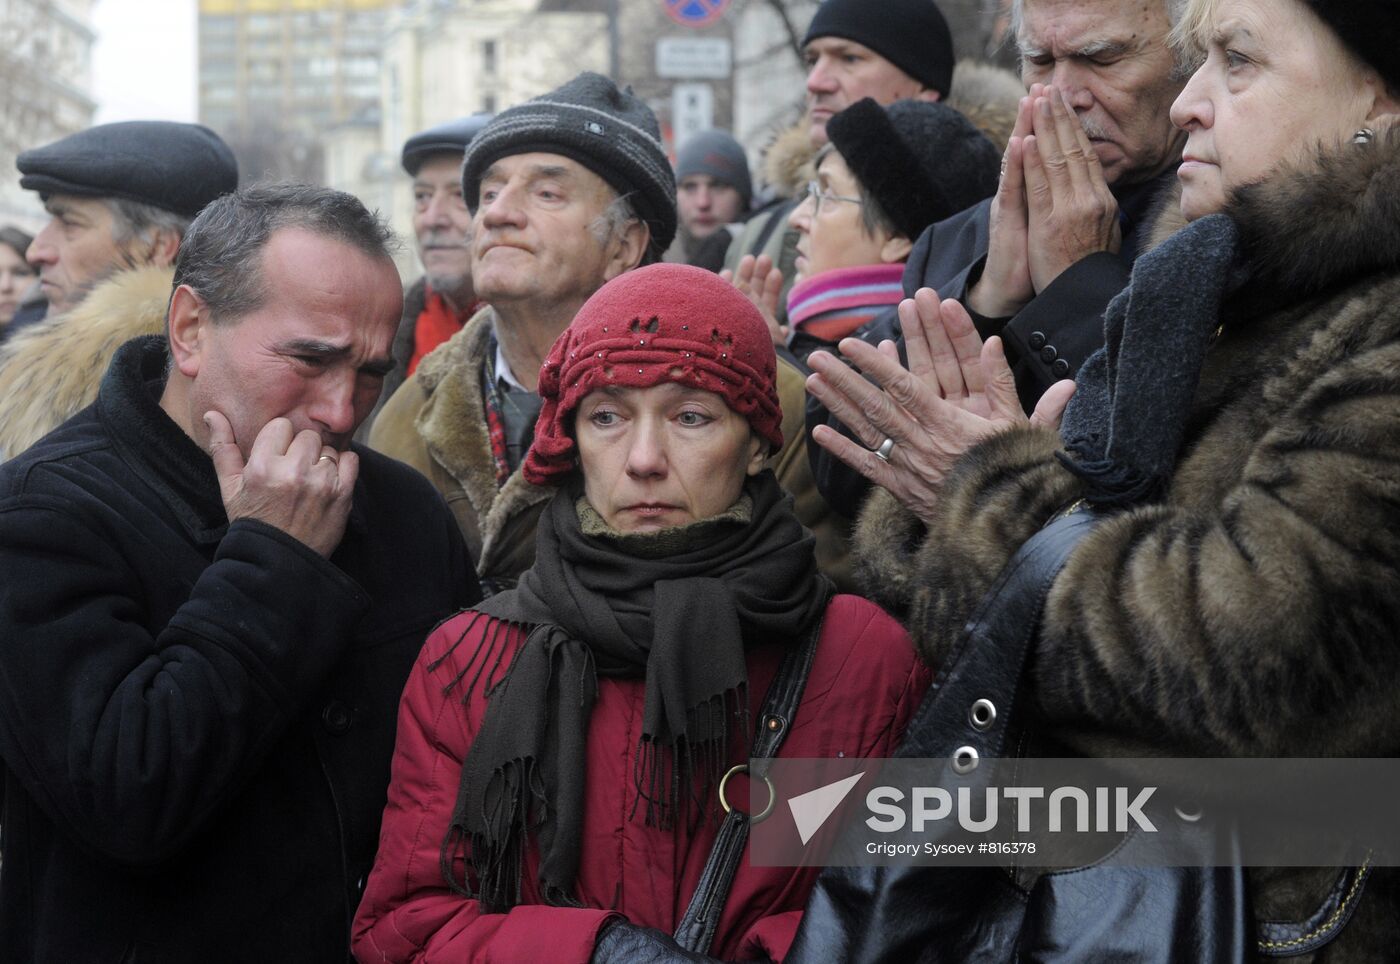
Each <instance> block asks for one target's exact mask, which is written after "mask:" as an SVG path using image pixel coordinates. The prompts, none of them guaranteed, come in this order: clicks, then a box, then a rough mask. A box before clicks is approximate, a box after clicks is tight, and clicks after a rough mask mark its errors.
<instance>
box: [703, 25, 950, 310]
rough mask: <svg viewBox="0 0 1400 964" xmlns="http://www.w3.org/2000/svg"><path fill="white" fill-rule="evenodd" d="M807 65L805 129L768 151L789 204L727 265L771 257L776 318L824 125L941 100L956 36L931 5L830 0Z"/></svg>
mask: <svg viewBox="0 0 1400 964" xmlns="http://www.w3.org/2000/svg"><path fill="white" fill-rule="evenodd" d="M802 54H803V59H804V60H805V62H806V64H807V112H806V114H805V115H804V117H803V123H802V125H801V127H800V128H794V129H793V130H791V131H788V132H786V133H784V134H782V135H780V136H779V138H778V140H777V141H775V142H774V144H773V146H772V147H770V148H769V152H768V157H767V160H766V167H767V173H768V181H769V183H770V184H771V185H773V186H775V187H777V188H778V189H779V191H780V192H781V193H782V194H783V195H784V197H785V198H786V200H784V201H783V202H782V203H781V204H775V205H773V206H772V207H771V208H770V209H768V210H764V211H760V212H759V213H757V214H755V215H754V216H753V217H752V218H750V219H749V221H748V222H747V223H746V224H745V225H744V230H743V232H741V233H740V235H739V236H738V237H737V238H735V239H734V241H733V243H732V244H730V246H729V252H728V254H727V255H726V256H725V259H724V266H725V267H726V268H727V269H730V270H736V269H737V268H738V267H739V261H740V260H741V259H742V258H743V257H744V256H745V255H755V256H761V255H767V256H768V257H769V258H770V259H771V260H772V262H773V264H774V265H775V266H776V267H777V268H778V270H779V271H781V272H782V273H783V279H784V288H783V296H782V297H781V298H780V299H779V318H780V320H784V321H785V320H786V319H785V305H786V302H787V290H788V289H789V288H790V287H791V285H792V278H793V271H794V269H793V266H794V263H795V261H796V257H797V253H796V252H797V234H796V232H794V231H792V230H790V229H788V227H787V221H788V218H789V217H790V216H791V214H792V211H793V209H794V208H796V206H797V204H798V203H799V202H800V201H801V200H802V198H801V192H802V190H803V188H805V186H806V181H807V175H806V174H805V173H804V172H805V170H806V167H807V164H808V163H809V162H810V161H811V160H812V158H813V156H814V155H815V154H816V151H817V150H818V148H820V147H821V146H822V145H823V144H825V143H826V122H827V121H828V120H830V119H831V117H832V116H833V115H834V114H837V113H839V112H840V111H843V110H845V109H846V108H847V107H849V106H850V105H851V104H854V103H855V102H856V101H858V100H862V99H864V98H866V97H869V98H871V99H873V100H874V101H875V102H876V103H877V104H879V105H880V106H882V107H887V106H889V105H890V104H893V103H894V102H895V101H899V100H906V99H915V100H925V101H939V100H944V99H946V98H947V97H948V95H949V92H950V91H951V89H952V84H953V38H952V33H951V32H950V31H949V29H948V22H947V21H946V20H945V19H944V18H943V14H942V12H941V11H940V10H939V9H938V6H937V5H936V4H935V3H934V2H933V0H826V2H824V3H822V4H821V5H820V6H819V7H817V12H816V13H815V14H814V15H813V17H812V22H811V25H810V26H809V27H808V28H807V34H806V36H805V37H804V39H803V41H802Z"/></svg>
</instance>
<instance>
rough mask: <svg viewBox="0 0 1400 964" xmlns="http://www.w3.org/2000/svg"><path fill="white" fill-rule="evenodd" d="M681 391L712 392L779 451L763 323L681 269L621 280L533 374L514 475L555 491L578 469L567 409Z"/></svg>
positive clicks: (724, 289)
mask: <svg viewBox="0 0 1400 964" xmlns="http://www.w3.org/2000/svg"><path fill="white" fill-rule="evenodd" d="M662 382H679V383H680V384H682V385H690V386H692V387H694V388H700V389H704V390H705V391H707V392H714V393H715V394H716V395H718V396H720V397H721V398H723V399H724V401H725V403H726V404H727V405H728V406H729V407H730V408H731V409H733V410H734V411H735V412H737V413H739V414H740V415H742V416H744V418H746V419H748V422H749V425H750V426H751V427H752V428H753V430H754V431H755V432H756V433H758V435H759V436H761V437H762V438H764V439H766V440H767V441H768V443H769V445H771V446H772V450H773V451H775V452H776V451H777V450H778V449H780V448H782V445H783V431H782V423H783V410H782V408H781V407H780V406H779V404H778V359H777V355H776V354H775V353H774V351H773V339H772V337H771V336H770V335H769V334H768V326H767V325H766V324H765V323H764V321H763V316H762V315H760V314H759V313H758V309H757V308H755V307H754V306H753V304H752V303H751V302H750V301H749V299H748V298H746V297H744V296H743V295H742V294H740V293H739V291H738V289H737V288H735V287H734V286H733V285H731V284H729V283H728V282H726V281H723V280H721V279H720V277H719V276H718V275H715V274H712V273H710V272H709V271H704V270H702V269H700V268H692V267H690V266H689V265H683V264H654V265H649V266H648V267H645V268H638V269H637V270H635V271H628V272H626V273H624V274H622V275H619V276H618V277H616V278H614V279H613V280H612V281H609V282H608V283H607V284H605V285H603V287H602V288H600V289H598V291H597V292H596V293H595V294H594V295H593V297H592V298H589V299H588V301H587V302H586V303H585V304H584V306H583V307H582V308H581V309H579V313H578V314H577V315H576V316H574V320H573V324H571V325H569V327H568V328H566V329H565V330H564V333H563V334H562V335H560V336H559V340H558V341H556V342H555V343H554V347H553V348H551V349H550V352H549V358H548V359H546V360H545V363H544V366H543V367H541V368H540V381H539V393H540V398H541V399H542V400H543V402H544V404H543V406H542V407H541V409H540V417H539V420H538V421H537V422H536V423H535V441H534V444H533V445H532V446H531V447H530V452H529V454H528V455H526V456H525V464H524V466H523V467H522V471H523V473H524V475H525V479H526V480H527V481H528V482H530V483H531V484H533V485H557V484H558V483H559V482H561V481H562V480H563V477H564V476H566V475H568V474H569V473H570V472H572V471H573V470H574V467H575V466H576V464H577V461H578V459H577V456H578V453H577V447H576V445H575V444H574V440H573V438H572V436H571V435H570V432H569V429H570V428H571V422H572V416H573V413H574V410H575V409H577V408H578V406H579V403H580V402H582V401H583V399H584V397H585V396H587V395H588V393H589V392H592V391H594V390H595V389H598V388H602V387H604V386H607V385H622V386H625V387H627V388H650V387H651V386H653V385H659V384H661V383H662Z"/></svg>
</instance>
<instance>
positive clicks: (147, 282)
mask: <svg viewBox="0 0 1400 964" xmlns="http://www.w3.org/2000/svg"><path fill="white" fill-rule="evenodd" d="M174 276H175V269H174V268H169V267H164V268H162V267H156V266H148V267H143V268H133V269H131V270H129V271H120V272H118V273H117V274H114V275H112V276H111V277H110V278H108V279H107V280H106V281H104V282H102V283H101V284H99V285H97V286H96V287H95V288H93V289H92V291H91V292H90V293H89V294H88V296H87V297H86V298H84V299H83V300H82V301H81V302H79V303H78V304H76V305H74V306H73V307H72V308H71V309H69V310H68V311H66V312H64V313H63V314H60V315H51V316H49V317H47V318H45V319H44V320H43V321H40V322H37V323H35V324H33V325H30V326H29V327H27V328H25V329H24V330H22V331H20V332H17V333H16V334H15V336H14V337H13V338H11V339H9V340H8V341H7V342H5V344H4V346H3V347H0V459H11V458H14V457H15V456H16V455H18V454H19V453H21V452H23V451H24V450H25V449H27V448H29V446H31V445H33V444H34V443H35V442H37V441H38V440H39V439H40V438H42V437H43V436H44V435H47V434H48V433H49V432H50V431H52V430H53V429H55V428H57V427H58V426H59V425H61V424H63V422H65V421H67V420H68V419H69V418H71V417H72V416H74V415H76V414H77V413H78V412H79V411H80V410H81V409H83V408H85V407H87V406H88V405H91V404H92V402H93V400H94V399H96V398H97V386H98V384H99V383H100V382H101V381H102V374H103V373H104V372H105V371H106V370H107V365H108V364H109V363H110V362H111V360H112V356H113V355H114V354H116V351H117V348H118V347H120V346H121V345H122V343H123V342H126V341H128V340H129V339H132V338H136V337H137V336H139V335H160V334H164V332H165V311H166V307H167V305H168V304H169V302H170V286H171V281H172V279H173V278H174Z"/></svg>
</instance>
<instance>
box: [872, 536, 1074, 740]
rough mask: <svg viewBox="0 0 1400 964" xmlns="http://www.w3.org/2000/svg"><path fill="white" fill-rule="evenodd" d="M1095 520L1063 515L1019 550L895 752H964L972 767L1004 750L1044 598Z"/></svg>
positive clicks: (1006, 567)
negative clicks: (981, 759)
mask: <svg viewBox="0 0 1400 964" xmlns="http://www.w3.org/2000/svg"><path fill="white" fill-rule="evenodd" d="M1097 521H1098V518H1097V517H1096V516H1095V515H1094V514H1093V513H1092V512H1076V513H1073V514H1070V515H1065V516H1061V517H1059V518H1057V519H1055V520H1054V521H1052V522H1050V523H1049V524H1048V525H1046V526H1045V528H1043V529H1041V530H1040V531H1039V532H1037V533H1036V534H1035V535H1034V536H1032V537H1031V538H1030V539H1029V540H1028V541H1027V542H1026V544H1025V545H1023V546H1022V547H1021V548H1020V549H1019V550H1018V551H1017V552H1016V554H1015V555H1014V556H1013V557H1012V558H1011V561H1010V562H1008V563H1007V564H1006V566H1005V568H1003V569H1002V571H1001V574H1000V575H999V576H998V577H997V581H996V582H995V583H994V584H993V585H992V588H991V589H989V590H988V591H987V593H986V594H985V595H984V596H983V598H982V602H981V604H980V605H979V606H978V607H977V610H976V611H975V612H974V613H973V614H972V616H971V618H969V619H968V621H967V625H966V627H965V628H964V630H963V634H962V637H961V639H960V640H959V641H958V644H957V646H956V647H955V649H954V651H953V653H952V654H951V655H950V656H949V659H948V662H947V664H946V669H945V670H944V672H943V673H941V674H940V676H939V678H938V679H937V680H936V681H935V682H934V685H933V687H932V688H931V689H930V690H929V692H928V695H927V696H925V697H924V702H923V705H922V706H920V707H919V709H918V711H917V712H916V713H915V715H914V719H913V720H912V721H911V722H910V724H909V729H908V730H907V731H906V735H905V739H904V742H903V743H901V744H900V747H899V750H898V751H896V753H895V755H896V756H900V757H944V758H953V757H955V756H957V754H959V753H963V762H962V764H961V766H963V767H968V766H972V767H975V766H976V761H977V759H978V758H983V759H992V758H996V757H1001V756H1003V755H1004V752H1003V751H1004V749H1005V746H1006V740H1007V734H1008V731H1009V728H1010V726H1011V720H1012V717H1013V715H1014V714H1013V712H1012V711H1013V709H1014V706H1015V702H1016V696H1017V693H1018V690H1019V689H1020V681H1021V674H1022V672H1023V671H1024V670H1025V666H1026V662H1027V660H1028V658H1029V657H1030V654H1031V650H1032V644H1033V643H1034V640H1035V636H1036V632H1037V631H1038V629H1039V626H1040V616H1041V611H1042V610H1043V609H1044V606H1045V597H1046V596H1048V595H1049V593H1050V586H1051V584H1052V583H1053V582H1054V580H1055V576H1056V575H1058V574H1059V571H1060V569H1062V568H1063V567H1064V564H1065V562H1066V561H1067V560H1068V559H1069V555H1070V553H1071V552H1073V551H1074V549H1075V547H1076V546H1078V545H1079V541H1080V540H1081V539H1083V538H1084V536H1086V535H1088V533H1089V532H1090V531H1091V530H1092V529H1093V528H1094V526H1095V524H1096V523H1097ZM954 762H956V761H954Z"/></svg>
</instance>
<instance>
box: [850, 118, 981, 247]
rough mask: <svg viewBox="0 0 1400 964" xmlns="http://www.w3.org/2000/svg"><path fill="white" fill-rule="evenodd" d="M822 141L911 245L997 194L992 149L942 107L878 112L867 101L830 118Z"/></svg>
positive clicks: (962, 120)
mask: <svg viewBox="0 0 1400 964" xmlns="http://www.w3.org/2000/svg"><path fill="white" fill-rule="evenodd" d="M826 134H827V137H829V138H830V139H831V143H832V145H833V146H834V147H835V148H836V150H837V151H839V152H840V153H841V157H842V159H843V160H845V162H846V166H847V167H849V168H850V169H851V173H852V174H854V175H855V177H856V180H857V181H859V182H860V186H861V188H862V189H863V190H864V191H865V193H866V194H868V195H869V196H870V197H872V198H874V199H875V202H876V203H877V204H879V206H880V210H882V211H884V212H885V214H886V215H887V216H888V217H889V218H890V220H891V221H893V222H894V225H895V227H896V228H898V229H899V233H900V234H902V235H904V236H905V237H907V238H909V239H910V240H911V241H912V240H914V239H916V238H918V236H919V235H920V234H922V233H923V231H924V228H926V227H928V226H929V225H930V224H933V223H934V222H936V221H942V220H943V219H944V218H946V217H950V216H952V215H954V214H956V213H958V212H959V211H962V210H965V209H966V208H970V207H972V205H974V204H976V203H977V202H978V201H981V200H982V199H983V198H989V197H991V196H992V195H993V194H995V193H996V189H997V176H998V173H999V172H1000V168H1001V155H1000V154H999V153H998V152H997V149H996V145H994V144H993V143H992V142H991V141H989V140H988V139H987V137H986V135H985V134H983V133H982V132H981V131H979V130H978V129H977V128H976V127H974V126H972V122H971V121H969V120H968V119H967V118H966V117H964V116H963V115H962V114H959V113H958V112H957V111H955V110H953V108H951V107H947V106H945V105H943V104H929V103H925V102H923V101H917V100H901V101H897V102H895V103H893V104H891V105H890V106H889V107H881V106H880V105H879V104H877V103H875V101H873V100H871V99H870V98H869V97H867V98H865V99H864V100H860V101H857V102H856V103H854V104H852V105H851V106H850V107H848V108H846V109H845V110H843V111H841V113H839V114H836V115H835V116H833V117H832V118H831V120H829V121H828V122H827V125H826Z"/></svg>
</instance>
